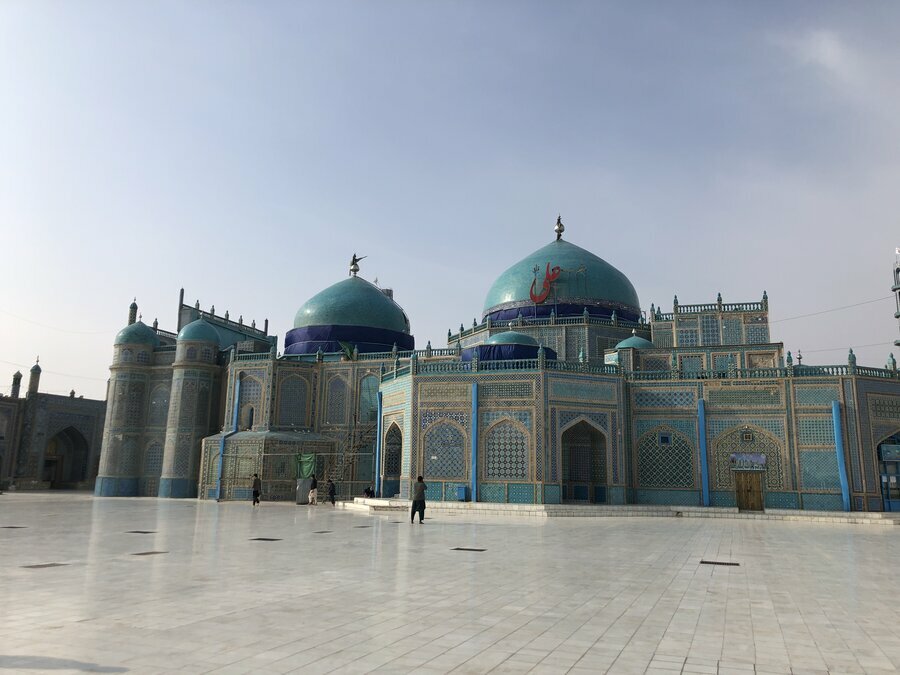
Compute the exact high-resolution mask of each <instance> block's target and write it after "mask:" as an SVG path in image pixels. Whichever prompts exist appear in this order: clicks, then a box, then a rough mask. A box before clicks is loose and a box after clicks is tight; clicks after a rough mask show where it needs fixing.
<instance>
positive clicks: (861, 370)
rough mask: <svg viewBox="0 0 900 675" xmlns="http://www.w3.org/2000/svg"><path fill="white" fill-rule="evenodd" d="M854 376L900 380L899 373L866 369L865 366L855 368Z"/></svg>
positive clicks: (882, 369)
mask: <svg viewBox="0 0 900 675" xmlns="http://www.w3.org/2000/svg"><path fill="white" fill-rule="evenodd" d="M856 374H857V375H861V376H863V377H881V378H885V379H897V378H900V371H894V370H887V369H885V368H866V367H865V366H857V367H856Z"/></svg>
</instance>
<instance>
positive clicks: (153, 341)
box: [113, 321, 159, 347]
mask: <svg viewBox="0 0 900 675" xmlns="http://www.w3.org/2000/svg"><path fill="white" fill-rule="evenodd" d="M113 344H116V345H149V346H151V347H159V337H158V336H157V335H156V331H155V330H153V329H152V328H150V326H148V325H147V324H145V323H144V322H143V321H135V322H134V323H133V324H131V325H130V326H125V328H123V329H122V330H120V331H119V334H118V335H116V339H115V341H114V342H113Z"/></svg>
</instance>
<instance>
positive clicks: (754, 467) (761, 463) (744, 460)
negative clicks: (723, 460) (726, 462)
mask: <svg viewBox="0 0 900 675" xmlns="http://www.w3.org/2000/svg"><path fill="white" fill-rule="evenodd" d="M730 459H731V468H732V469H734V470H736V471H765V470H766V456H765V455H764V454H763V453H761V452H732V453H731V457H730Z"/></svg>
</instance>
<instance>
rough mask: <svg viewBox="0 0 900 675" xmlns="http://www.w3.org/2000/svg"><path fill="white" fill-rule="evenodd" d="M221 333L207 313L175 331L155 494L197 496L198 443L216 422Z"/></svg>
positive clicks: (199, 443) (198, 470)
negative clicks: (168, 395) (170, 382)
mask: <svg viewBox="0 0 900 675" xmlns="http://www.w3.org/2000/svg"><path fill="white" fill-rule="evenodd" d="M218 352H219V335H218V333H217V332H216V329H215V327H214V326H213V325H212V324H211V323H209V322H208V321H207V320H206V319H202V318H201V319H197V320H196V321H192V322H191V323H189V324H187V325H186V326H185V327H184V328H182V329H181V330H180V331H178V338H177V342H176V347H175V362H174V363H173V364H172V393H171V395H170V397H169V414H168V417H167V422H166V440H165V444H164V448H163V461H162V473H161V475H160V478H159V491H158V494H157V496H159V497H196V496H197V483H198V480H199V476H200V446H201V443H202V441H203V438H204V437H206V436H209V435H210V434H211V433H213V429H212V428H211V427H212V426H213V425H214V423H215V422H217V420H216V419H214V418H215V415H214V414H213V410H215V408H216V406H217V402H216V400H215V395H216V392H217V391H218V380H217V371H218V367H217V366H216V355H217V354H218Z"/></svg>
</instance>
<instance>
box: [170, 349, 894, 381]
mask: <svg viewBox="0 0 900 675" xmlns="http://www.w3.org/2000/svg"><path fill="white" fill-rule="evenodd" d="M155 351H156V352H173V351H175V345H164V346H161V347H157V348H156V350H155ZM403 354H407V355H412V354H415V356H416V358H415V373H416V374H418V375H439V374H443V373H472V372H498V371H510V370H517V371H523V370H541V369H543V370H555V371H557V372H565V373H592V374H601V375H617V374H621V375H622V376H623V377H624V378H625V379H626V380H632V381H648V380H672V379H680V380H712V379H737V380H761V379H777V378H787V377H792V378H803V377H843V376H848V375H858V376H861V377H877V378H881V379H900V371H895V370H887V369H885V368H869V367H866V366H851V365H836V366H801V365H797V366H787V367H778V368H733V369H730V370H728V369H720V370H696V371H694V370H692V371H685V370H677V369H676V370H633V371H624V372H622V371H620V369H619V366H617V365H614V364H603V363H577V362H573V361H559V360H549V359H548V360H544V361H543V364H542V362H541V360H540V359H508V360H502V361H479V360H473V361H460V360H457V359H452V360H450V359H448V357H456V356H458V354H457V353H456V350H455V349H433V350H431V355H432V358H433V359H434V360H432V359H431V358H428V357H426V356H425V351H424V350H416V351H415V352H412V351H403V352H397V356H396V359H394V358H393V355H392V353H391V352H383V353H381V354H380V355H379V357H380V358H379V359H378V360H383V361H394V362H396V363H399V362H400V360H401V359H402V360H403V362H404V363H403V365H402V366H399V367H397V368H393V367H392V364H388V370H387V371H386V372H385V373H384V374H383V375H382V378H381V379H382V382H385V381H388V380H392V379H395V378H397V377H402V376H404V375H408V374H410V373H411V372H413V368H412V365H411V363H410V361H411V360H412V359H411V358H410V357H409V356H406V357H403V356H402V355H403ZM367 356H370V357H373V358H372V359H371V360H375V358H374V355H371V354H370V355H367ZM299 357H303V359H304V360H310V359H311V358H315V355H312V354H288V355H286V356H282V357H281V358H282V359H286V360H296V359H297V358H299ZM270 358H272V354H271V352H258V353H253V354H238V355H237V357H236V358H235V361H266V360H268V359H270Z"/></svg>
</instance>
